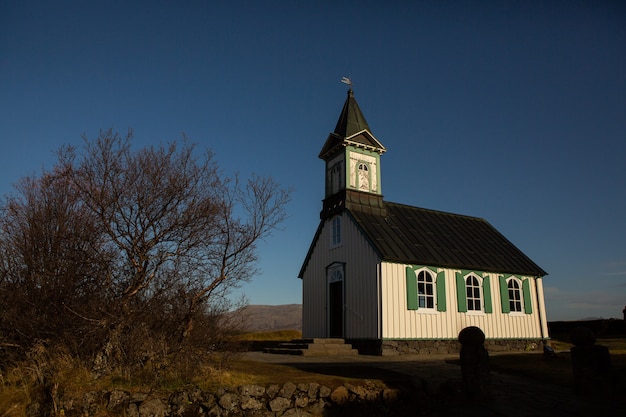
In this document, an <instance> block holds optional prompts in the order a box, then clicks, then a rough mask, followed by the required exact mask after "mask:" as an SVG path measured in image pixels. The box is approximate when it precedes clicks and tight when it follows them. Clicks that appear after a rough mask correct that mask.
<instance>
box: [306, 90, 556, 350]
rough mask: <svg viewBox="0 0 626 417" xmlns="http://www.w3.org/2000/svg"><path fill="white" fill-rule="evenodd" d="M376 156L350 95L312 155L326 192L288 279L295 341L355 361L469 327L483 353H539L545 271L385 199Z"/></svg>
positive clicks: (436, 345)
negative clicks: (295, 303)
mask: <svg viewBox="0 0 626 417" xmlns="http://www.w3.org/2000/svg"><path fill="white" fill-rule="evenodd" d="M385 151H386V149H385V147H384V146H383V144H382V143H381V142H380V141H379V140H378V139H377V138H376V137H375V136H374V135H373V134H372V132H371V131H370V128H369V126H368V124H367V122H366V120H365V117H364V116H363V114H362V113H361V110H360V108H359V106H358V104H357V102H356V100H355V98H354V94H353V91H352V89H351V88H350V90H349V91H348V97H347V99H346V101H345V104H344V106H343V109H342V111H341V115H340V116H339V120H338V122H337V126H336V127H335V130H334V132H332V133H331V134H330V135H329V136H328V139H327V140H326V142H325V143H324V146H323V147H322V150H321V152H320V154H319V157H320V158H321V159H322V160H324V161H325V163H326V193H325V198H324V200H323V208H322V211H321V213H320V218H321V220H320V223H319V226H318V228H317V231H316V233H315V236H314V237H313V242H312V243H311V246H310V248H309V251H308V253H307V255H306V258H305V260H304V263H303V265H302V268H301V270H300V273H299V275H298V277H299V278H301V279H302V288H303V320H302V333H303V334H302V335H303V337H304V338H344V339H346V340H347V341H348V342H350V343H352V344H353V346H354V347H356V348H358V349H359V351H361V352H362V353H373V354H383V355H388V354H399V353H415V352H420V353H423V352H446V351H448V352H453V351H455V349H458V346H459V345H458V342H457V336H458V334H459V332H460V331H461V330H462V329H463V328H465V327H467V326H478V327H480V328H481V329H482V330H483V332H484V333H485V336H486V339H487V341H486V345H487V347H488V348H489V349H490V350H497V349H501V350H517V349H535V348H537V349H538V348H540V347H541V346H542V343H544V342H545V341H546V340H547V339H548V328H547V320H546V310H545V304H544V294H543V286H542V277H543V276H544V275H546V272H545V271H544V270H542V269H541V268H540V267H539V266H537V265H536V264H535V263H534V262H533V261H532V260H530V259H529V258H528V257H527V256H526V255H524V254H523V253H522V252H521V251H520V250H519V249H518V248H516V247H515V246H514V245H513V244H512V243H511V242H510V241H509V240H507V239H506V238H505V237H504V236H503V235H502V234H500V233H499V232H498V231H497V230H496V229H495V228H494V227H492V226H491V225H490V224H489V223H488V222H487V221H485V220H483V219H481V218H476V217H469V216H464V215H459V214H452V213H445V212H441V211H436V210H429V209H424V208H419V207H412V206H408V205H403V204H398V203H392V202H388V201H385V200H384V199H383V195H382V187H381V186H382V177H381V162H380V156H381V155H382V154H383V153H384V152H385Z"/></svg>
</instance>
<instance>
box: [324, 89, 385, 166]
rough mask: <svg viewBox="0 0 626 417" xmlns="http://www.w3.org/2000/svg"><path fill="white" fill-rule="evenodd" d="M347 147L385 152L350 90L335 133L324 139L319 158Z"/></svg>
mask: <svg viewBox="0 0 626 417" xmlns="http://www.w3.org/2000/svg"><path fill="white" fill-rule="evenodd" d="M348 145H353V146H357V147H360V148H365V149H369V150H371V151H374V152H378V153H380V154H382V153H384V152H386V151H387V149H385V147H384V146H383V144H382V143H380V142H379V141H378V139H376V138H375V137H374V135H373V134H372V132H371V131H370V127H369V125H368V124H367V121H366V120H365V116H363V113H362V112H361V109H360V108H359V105H358V104H357V102H356V99H355V98H354V92H353V91H352V88H350V89H349V90H348V97H347V98H346V101H345V103H344V104H343V109H342V110H341V114H340V115H339V120H337V125H336V126H335V131H334V132H333V133H331V134H330V135H329V136H328V139H326V143H324V146H323V147H322V150H321V152H320V154H319V157H320V158H322V159H326V158H328V157H331V156H332V155H335V154H336V152H337V150H338V149H340V147H344V146H348Z"/></svg>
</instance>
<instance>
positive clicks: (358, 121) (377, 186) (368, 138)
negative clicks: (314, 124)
mask: <svg viewBox="0 0 626 417" xmlns="http://www.w3.org/2000/svg"><path fill="white" fill-rule="evenodd" d="M386 150H387V149H385V147H384V146H383V144H382V143H380V142H379V141H378V139H376V138H375V137H374V135H373V134H372V132H371V131H370V128H369V126H368V124H367V121H366V120H365V117H364V116H363V113H361V109H360V108H359V105H358V104H357V102H356V99H355V98H354V92H353V91H352V88H350V89H349V90H348V97H347V98H346V101H345V103H344V105H343V109H342V110H341V114H340V115H339V120H338V121H337V126H335V130H334V132H332V133H331V134H330V135H329V136H328V139H326V143H324V146H323V147H322V150H321V151H320V154H319V157H320V158H321V159H323V160H324V161H325V162H326V191H325V196H324V204H323V209H322V212H321V213H320V217H321V218H322V219H327V218H329V217H331V216H333V215H335V214H338V213H340V212H341V211H343V210H344V209H345V208H349V209H359V210H368V211H371V212H374V213H377V214H380V213H381V212H383V211H384V204H383V196H382V190H381V176H380V155H382V154H383V153H384V152H386Z"/></svg>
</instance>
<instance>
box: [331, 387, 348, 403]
mask: <svg viewBox="0 0 626 417" xmlns="http://www.w3.org/2000/svg"><path fill="white" fill-rule="evenodd" d="M330 399H331V400H332V402H334V403H335V404H337V405H344V404H346V403H347V402H348V400H349V399H350V393H349V392H348V389H347V388H346V387H344V386H339V387H337V388H335V390H334V391H333V392H332V393H331V394H330Z"/></svg>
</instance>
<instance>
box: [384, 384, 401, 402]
mask: <svg viewBox="0 0 626 417" xmlns="http://www.w3.org/2000/svg"><path fill="white" fill-rule="evenodd" d="M382 397H383V401H384V402H385V404H392V403H394V402H396V401H398V398H400V392H399V391H398V390H396V389H391V388H385V389H384V390H383V393H382Z"/></svg>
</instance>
